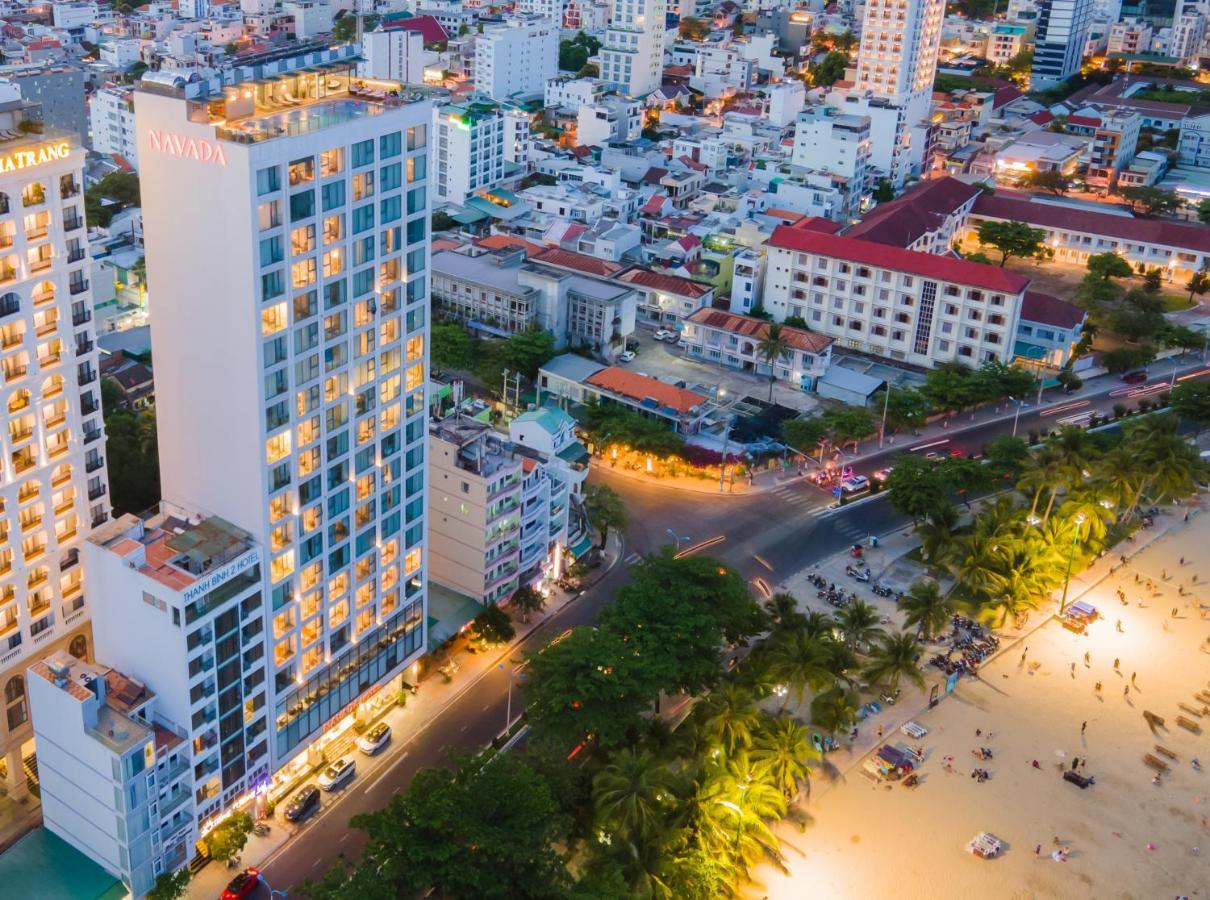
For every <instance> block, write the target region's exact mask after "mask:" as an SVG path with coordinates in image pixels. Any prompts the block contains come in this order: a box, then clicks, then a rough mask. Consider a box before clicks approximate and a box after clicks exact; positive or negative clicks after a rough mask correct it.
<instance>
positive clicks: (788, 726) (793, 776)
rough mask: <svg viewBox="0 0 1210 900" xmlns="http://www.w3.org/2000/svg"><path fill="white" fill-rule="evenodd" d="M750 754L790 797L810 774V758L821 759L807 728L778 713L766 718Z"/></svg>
mask: <svg viewBox="0 0 1210 900" xmlns="http://www.w3.org/2000/svg"><path fill="white" fill-rule="evenodd" d="M749 757H750V758H751V760H752V767H753V769H754V770H755V771H756V772H757V773H758V775H759V776H760V777H761V778H762V779H763V780H766V781H769V782H770V783H772V784H773V785H774V786H775V787H777V788H779V789H780V790H781V792H782V794H784V795H785V796H786V798H787V799H790V798H793V797H794V796H795V795H796V794H797V793H798V789H799V786H800V785H802V784H806V783H807V782H808V780H809V779H810V777H811V770H810V768H809V767H808V766H807V760H809V759H818V758H819V753H818V752H817V751H816V750H815V748H814V747H812V746H811V742H810V741H809V740H808V739H807V730H806V729H805V728H803V727H802V726H801V725H799V724H798V723H797V722H795V721H794V720H793V719H791V718H787V717H785V716H778V717H777V718H774V719H773V720H772V721H766V722H765V724H764V727H762V728H761V729H760V731H759V732H757V735H756V739H755V740H754V741H753V743H752V750H751V752H750V753H749Z"/></svg>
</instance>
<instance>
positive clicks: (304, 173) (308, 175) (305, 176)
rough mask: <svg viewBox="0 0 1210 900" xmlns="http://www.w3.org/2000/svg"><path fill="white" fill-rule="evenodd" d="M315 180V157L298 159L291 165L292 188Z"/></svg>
mask: <svg viewBox="0 0 1210 900" xmlns="http://www.w3.org/2000/svg"><path fill="white" fill-rule="evenodd" d="M314 180H315V157H313V156H308V157H307V158H306V159H296V160H294V162H292V163H290V187H297V186H298V185H300V184H306V183H307V182H308V181H314Z"/></svg>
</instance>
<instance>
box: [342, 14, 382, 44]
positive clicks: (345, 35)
mask: <svg viewBox="0 0 1210 900" xmlns="http://www.w3.org/2000/svg"><path fill="white" fill-rule="evenodd" d="M360 18H361V20H362V21H361V30H362V33H365V32H367V31H373V30H374V28H375V27H376V26H377V25H378V16H361V17H360ZM357 19H358V16H356V15H354V14H352V13H345V14H344V15H342V16H341V17H340V18H339V19H337V20H336V21H335V22H333V23H332V37H334V38H336V40H338V41H353V40H356V39H357Z"/></svg>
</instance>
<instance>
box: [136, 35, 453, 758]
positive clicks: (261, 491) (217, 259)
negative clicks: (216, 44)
mask: <svg viewBox="0 0 1210 900" xmlns="http://www.w3.org/2000/svg"><path fill="white" fill-rule="evenodd" d="M354 62H355V59H354V55H353V50H352V48H350V47H347V46H344V47H337V48H334V49H331V50H324V51H314V52H311V53H308V54H306V56H305V57H296V58H293V59H289V60H283V59H280V58H277V59H270V60H269V61H267V62H265V63H264V64H263V65H261V66H254V67H252V68H251V70H249V69H242V70H240V71H239V73H238V76H237V73H234V72H233V73H229V74H228V75H227V76H226V77H227V78H230V79H236V78H237V77H238V78H239V80H231V81H226V80H225V81H224V82H222V83H220V82H219V81H218V80H214V79H212V80H210V81H203V82H195V83H186V82H185V81H184V80H183V79H179V78H175V79H174V78H173V76H172V75H171V74H170V73H157V74H156V75H153V76H151V77H150V78H147V77H145V78H144V79H143V80H142V82H141V85H140V89H139V91H138V92H137V94H136V99H135V111H136V116H137V122H138V138H139V159H140V161H141V172H140V177H141V179H142V185H143V190H144V191H145V193H146V197H145V200H144V206H143V222H144V229H145V234H146V235H147V264H148V280H149V281H151V282H153V283H155V284H156V285H157V288H156V293H155V296H156V297H157V298H159V300H158V305H157V306H156V308H155V310H154V312H153V315H152V321H153V325H152V343H153V345H154V346H155V347H156V353H157V354H159V355H160V357H161V358H164V359H171V360H172V361H173V364H172V365H170V366H165V367H163V372H162V373H160V374H159V375H158V376H157V378H158V380H157V384H156V395H157V401H158V404H157V405H158V426H159V455H160V469H161V480H162V485H163V494H164V501H165V503H168V504H170V505H171V506H173V507H179V508H183V509H189V510H195V511H198V512H200V513H204V514H206V515H210V516H219V517H221V518H222V519H223V520H225V521H227V522H230V523H231V524H232V525H234V526H235V527H236V528H239V529H242V530H243V531H245V532H247V533H248V534H249V535H250V536H251V540H252V542H253V543H255V544H256V545H258V546H260V547H261V548H263V553H264V557H265V561H264V564H263V565H262V567H261V571H262V578H261V594H262V596H261V602H262V604H263V612H264V619H265V635H266V637H265V641H266V645H267V649H266V654H267V656H268V658H269V666H270V670H271V671H270V680H269V697H268V699H267V704H268V708H269V710H270V717H269V722H270V726H269V745H270V760H271V768H272V769H274V770H276V769H278V768H279V767H281V766H282V765H283V764H285V763H288V762H291V761H293V762H292V763H291V766H288V767H287V768H288V772H287V773H286V775H287V776H288V774H289V772H292V771H293V768H294V767H304V768H305V766H306V765H307V764H311V763H314V762H316V761H318V760H320V759H321V757H322V753H323V749H324V747H325V746H326V744H327V742H329V741H331V740H334V739H337V738H339V736H340V735H341V734H346V733H347V729H348V728H349V727H351V725H352V721H353V711H354V710H355V708H356V706H357V704H359V703H361V702H363V701H364V698H365V697H366V696H367V692H368V691H370V690H371V689H372V688H375V687H378V686H382V685H384V684H386V683H387V681H388V680H389V679H391V678H392V677H394V676H396V675H399V674H400V673H401V671H402V670H403V668H404V667H405V666H406V665H408V664H409V663H411V662H412V661H413V660H415V659H417V658H418V657H419V656H420V655H421V654H422V653H423V651H424V647H425V630H424V628H425V624H424V623H425V607H426V603H425V596H426V595H425V583H426V578H425V560H424V555H425V549H424V545H425V440H426V434H425V422H424V417H425V408H426V404H425V392H426V369H427V366H426V360H427V354H426V342H427V338H428V305H429V304H428V289H427V270H428V257H429V247H428V218H429V203H428V198H427V196H426V186H427V179H426V169H427V160H428V155H427V154H428V132H429V128H430V126H431V109H430V104H429V102H428V101H427V100H426V99H423V97H422V95H421V94H419V93H416V92H408V91H406V90H404V89H403V88H402V86H396V88H395V89H392V90H386V89H384V86H382V85H375V86H371V87H359V86H358V84H357V83H356V78H355V76H354V71H353V65H354ZM216 198H221V202H217V201H216ZM154 302H156V301H154V300H153V303H154ZM382 693H384V694H385V693H388V692H382ZM321 734H322V737H320V736H321ZM304 750H306V751H307V753H306V754H305V755H300V754H301V753H302V751H304ZM296 757H297V759H296ZM278 775H279V776H281V775H282V773H280V772H279V773H278Z"/></svg>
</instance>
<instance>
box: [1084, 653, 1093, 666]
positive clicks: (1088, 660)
mask: <svg viewBox="0 0 1210 900" xmlns="http://www.w3.org/2000/svg"><path fill="white" fill-rule="evenodd" d="M1084 668H1085V669H1091V668H1092V657H1091V656H1090V655H1089V654H1088V653H1085V654H1084Z"/></svg>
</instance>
